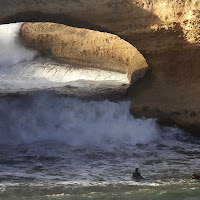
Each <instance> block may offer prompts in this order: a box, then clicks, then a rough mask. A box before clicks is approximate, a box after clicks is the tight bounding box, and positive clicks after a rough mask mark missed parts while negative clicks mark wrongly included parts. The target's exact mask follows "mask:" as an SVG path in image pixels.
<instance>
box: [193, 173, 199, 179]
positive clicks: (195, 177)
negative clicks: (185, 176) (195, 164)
mask: <svg viewBox="0 0 200 200" xmlns="http://www.w3.org/2000/svg"><path fill="white" fill-rule="evenodd" d="M192 179H200V176H198V175H196V174H193V175H192Z"/></svg>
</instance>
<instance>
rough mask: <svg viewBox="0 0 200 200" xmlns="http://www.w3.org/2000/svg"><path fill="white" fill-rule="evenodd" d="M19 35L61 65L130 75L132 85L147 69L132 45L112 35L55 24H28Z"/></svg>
mask: <svg viewBox="0 0 200 200" xmlns="http://www.w3.org/2000/svg"><path fill="white" fill-rule="evenodd" d="M20 33H21V38H22V41H23V43H24V44H25V45H27V46H28V47H32V48H37V49H39V50H40V51H42V52H45V53H46V54H47V55H48V56H53V57H54V58H55V59H56V60H58V61H61V62H66V63H71V64H76V65H77V66H84V67H92V68H100V69H104V70H110V71H116V72H121V73H127V75H128V77H129V80H131V76H132V81H136V80H138V79H139V78H141V77H142V76H144V74H145V72H146V71H147V69H148V66H147V63H146V60H145V59H144V57H143V56H142V55H141V54H140V52H139V51H138V50H137V49H136V48H135V47H134V46H133V45H131V44H130V43H128V42H126V41H125V40H122V39H121V38H119V37H118V36H116V35H113V34H110V33H103V32H99V31H93V30H88V29H81V28H74V27H70V26H66V25H62V24H55V23H25V24H23V25H22V27H21V31H20Z"/></svg>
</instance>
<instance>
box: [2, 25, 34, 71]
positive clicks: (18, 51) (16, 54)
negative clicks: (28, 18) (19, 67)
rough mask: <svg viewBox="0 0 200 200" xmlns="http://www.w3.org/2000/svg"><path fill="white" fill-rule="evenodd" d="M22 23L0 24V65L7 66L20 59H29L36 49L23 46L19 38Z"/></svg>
mask: <svg viewBox="0 0 200 200" xmlns="http://www.w3.org/2000/svg"><path fill="white" fill-rule="evenodd" d="M22 24H23V23H14V24H5V25H0V67H8V66H12V65H15V64H17V63H19V62H22V61H30V60H32V59H33V58H34V57H35V55H36V54H37V52H36V51H34V50H30V49H27V48H25V47H24V46H23V45H22V44H21V43H20V39H19V31H20V28H21V26H22Z"/></svg>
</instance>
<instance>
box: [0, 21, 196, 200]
mask: <svg viewBox="0 0 200 200" xmlns="http://www.w3.org/2000/svg"><path fill="white" fill-rule="evenodd" d="M21 24H22V23H15V24H7V25H0V200H11V199H13V200H17V199H19V200H21V199H29V200H30V199H34V200H40V199H41V200H47V199H48V200H49V199H66V200H88V199H98V200H118V199H119V200H129V199H131V200H132V199H134V200H143V199H144V200H158V199H160V200H161V199H162V200H168V199H169V200H173V199H174V200H178V199H181V200H182V199H185V200H199V199H200V182H192V181H191V175H192V174H193V173H197V174H198V173H200V171H199V166H200V145H199V144H200V138H196V137H193V136H191V135H190V134H189V133H185V132H184V131H183V130H180V129H178V128H176V127H174V128H172V127H163V126H160V125H158V124H157V123H156V119H136V118H134V117H133V116H132V115H131V114H130V111H129V108H130V101H129V100H128V99H127V98H126V97H125V90H126V88H127V87H128V79H127V76H126V74H120V73H116V72H109V71H103V70H99V69H90V68H88V69H83V68H79V67H75V66H70V65H67V64H59V63H56V62H55V61H53V60H51V59H47V58H43V57H41V56H40V53H39V52H37V51H35V50H30V49H27V48H25V47H24V46H23V45H22V44H21V42H20V38H19V36H18V35H19V30H20V26H21ZM135 168H139V170H140V173H141V174H142V176H143V177H144V179H143V180H142V181H134V180H132V179H131V177H132V173H133V171H134V170H135Z"/></svg>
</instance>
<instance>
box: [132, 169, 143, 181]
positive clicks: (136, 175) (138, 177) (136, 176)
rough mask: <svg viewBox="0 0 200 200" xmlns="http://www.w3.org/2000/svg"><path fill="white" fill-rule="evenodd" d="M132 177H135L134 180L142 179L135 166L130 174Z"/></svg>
mask: <svg viewBox="0 0 200 200" xmlns="http://www.w3.org/2000/svg"><path fill="white" fill-rule="evenodd" d="M132 179H135V180H140V179H144V178H143V177H142V176H141V174H140V173H139V171H138V168H135V171H134V172H133V175H132Z"/></svg>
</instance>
